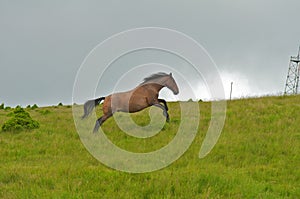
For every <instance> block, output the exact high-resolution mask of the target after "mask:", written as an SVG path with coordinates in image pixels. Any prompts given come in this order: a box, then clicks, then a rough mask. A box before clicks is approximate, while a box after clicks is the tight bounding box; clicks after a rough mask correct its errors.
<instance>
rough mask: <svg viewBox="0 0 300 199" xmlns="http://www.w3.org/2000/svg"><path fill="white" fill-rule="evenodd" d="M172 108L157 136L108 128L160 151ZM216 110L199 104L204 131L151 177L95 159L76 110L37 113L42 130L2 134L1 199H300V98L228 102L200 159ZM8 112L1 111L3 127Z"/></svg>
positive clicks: (125, 143) (127, 142) (135, 145)
mask: <svg viewBox="0 0 300 199" xmlns="http://www.w3.org/2000/svg"><path fill="white" fill-rule="evenodd" d="M168 104H169V109H170V110H169V112H170V117H171V122H170V124H166V125H165V126H164V128H163V129H162V131H161V132H160V133H159V134H157V135H156V136H154V137H151V138H147V139H138V138H134V137H131V136H128V135H126V134H125V133H123V132H121V130H120V129H119V128H118V126H117V125H116V123H115V121H114V120H113V119H112V118H111V119H109V120H108V121H106V122H105V123H104V125H103V127H102V128H103V130H104V132H106V135H107V137H108V138H109V139H111V140H112V142H114V143H115V144H116V145H118V146H119V147H122V148H124V149H126V150H130V151H135V152H148V151H152V150H156V149H158V148H160V147H162V146H164V145H166V144H167V143H168V142H170V140H172V138H173V137H174V136H175V133H176V131H175V129H177V128H178V125H179V123H180V110H179V105H178V103H168ZM210 105H211V104H210V103H209V102H200V103H199V106H200V110H201V119H200V127H199V132H198V134H197V136H196V139H195V140H194V142H193V143H192V145H191V147H190V148H189V149H188V151H187V152H186V153H185V154H184V155H183V156H182V157H181V158H180V159H178V160H177V161H175V162H174V163H173V164H172V165H170V166H169V167H167V168H164V169H161V170H159V171H156V172H151V173H144V174H130V173H124V172H120V171H115V170H112V169H110V168H107V167H106V166H104V165H103V164H101V163H100V162H98V161H97V160H96V159H94V158H93V157H92V156H91V155H90V154H89V152H88V151H87V150H86V149H85V147H84V146H83V145H82V143H81V142H80V138H79V136H78V134H77V133H76V129H75V127H74V122H73V118H72V109H71V108H70V107H66V106H59V107H55V108H54V107H44V108H37V109H33V110H31V109H30V110H28V111H29V112H30V115H31V116H32V118H33V119H35V120H37V121H38V122H39V123H40V128H39V129H35V130H33V131H24V132H15V133H12V132H0V157H1V162H0V198H300V189H299V184H300V170H299V165H300V157H299V154H300V128H299V124H300V97H299V96H289V97H265V98H257V99H243V100H233V101H229V102H228V104H227V106H228V107H227V118H226V123H225V126H224V129H223V132H222V134H221V137H220V139H219V141H218V143H217V145H216V146H215V147H214V149H213V150H212V151H211V153H210V154H209V155H208V156H206V157H205V158H204V159H199V158H198V153H199V150H200V146H201V143H202V141H203V139H204V136H205V133H206V131H207V128H208V124H209V121H210ZM98 111H100V109H98ZM147 111H148V110H145V111H143V112H140V113H136V114H132V117H133V120H134V121H135V122H136V123H138V124H140V125H146V124H147V123H148V122H149V116H148V114H147ZM8 113H9V110H6V111H5V110H0V125H2V124H3V123H4V122H5V121H6V120H7V119H9V117H8V116H7V114H8Z"/></svg>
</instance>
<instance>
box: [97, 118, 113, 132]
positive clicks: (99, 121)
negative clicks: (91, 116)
mask: <svg viewBox="0 0 300 199" xmlns="http://www.w3.org/2000/svg"><path fill="white" fill-rule="evenodd" d="M109 117H111V115H103V116H102V117H100V118H99V119H98V120H97V121H96V124H95V127H94V131H93V132H94V133H96V132H97V131H98V129H99V127H100V126H101V125H102V124H103V122H105V120H107V119H108V118H109Z"/></svg>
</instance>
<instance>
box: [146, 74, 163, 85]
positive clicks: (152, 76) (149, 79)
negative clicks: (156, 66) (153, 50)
mask: <svg viewBox="0 0 300 199" xmlns="http://www.w3.org/2000/svg"><path fill="white" fill-rule="evenodd" d="M167 75H168V74H167V73H163V72H159V73H155V74H152V75H150V76H149V77H146V78H144V81H143V82H142V84H144V83H147V82H149V81H151V80H155V79H158V78H161V77H165V76H167Z"/></svg>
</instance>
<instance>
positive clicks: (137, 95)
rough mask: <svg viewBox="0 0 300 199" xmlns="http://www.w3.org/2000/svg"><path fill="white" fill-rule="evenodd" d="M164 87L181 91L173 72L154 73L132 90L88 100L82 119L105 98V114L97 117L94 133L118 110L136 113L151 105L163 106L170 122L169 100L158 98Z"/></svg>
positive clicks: (175, 91)
mask: <svg viewBox="0 0 300 199" xmlns="http://www.w3.org/2000/svg"><path fill="white" fill-rule="evenodd" d="M164 87H167V88H168V89H170V90H171V91H173V94H174V95H177V94H178V93H179V90H178V86H177V84H176V82H175V80H174V78H173V76H172V73H170V74H167V73H163V72H159V73H156V74H152V75H150V76H149V77H146V78H144V81H143V82H142V83H141V84H139V85H138V86H137V87H135V88H134V89H132V90H129V91H126V92H119V93H113V94H111V95H108V96H106V97H99V98H97V99H92V100H88V101H87V102H85V103H84V106H83V108H84V114H83V116H82V119H84V118H86V117H87V116H89V114H90V113H91V112H92V110H93V109H94V107H95V106H97V105H99V104H100V103H101V101H103V100H104V102H103V106H102V111H103V116H101V117H100V118H98V119H97V121H96V124H95V127H94V131H93V132H94V133H96V132H97V131H98V129H99V127H100V126H101V125H102V124H103V123H104V122H105V121H106V120H107V119H108V118H110V117H111V116H113V114H114V113H116V112H127V113H134V112H138V111H141V110H143V109H145V108H147V107H150V106H156V107H158V108H161V109H162V110H163V115H164V116H165V117H166V122H169V120H170V117H169V113H168V110H169V108H168V106H167V102H166V100H164V99H159V98H158V93H159V92H160V90H161V89H162V88H164ZM161 103H162V104H163V105H162V104H161Z"/></svg>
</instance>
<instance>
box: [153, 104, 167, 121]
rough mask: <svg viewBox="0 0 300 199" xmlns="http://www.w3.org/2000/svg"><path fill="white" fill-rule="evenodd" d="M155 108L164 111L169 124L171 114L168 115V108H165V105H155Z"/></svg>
mask: <svg viewBox="0 0 300 199" xmlns="http://www.w3.org/2000/svg"><path fill="white" fill-rule="evenodd" d="M153 106H156V107H158V108H161V109H162V110H163V114H164V116H165V117H166V121H167V122H169V121H170V117H169V113H168V111H167V108H166V107H164V106H163V105H161V104H154V105H153Z"/></svg>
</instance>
